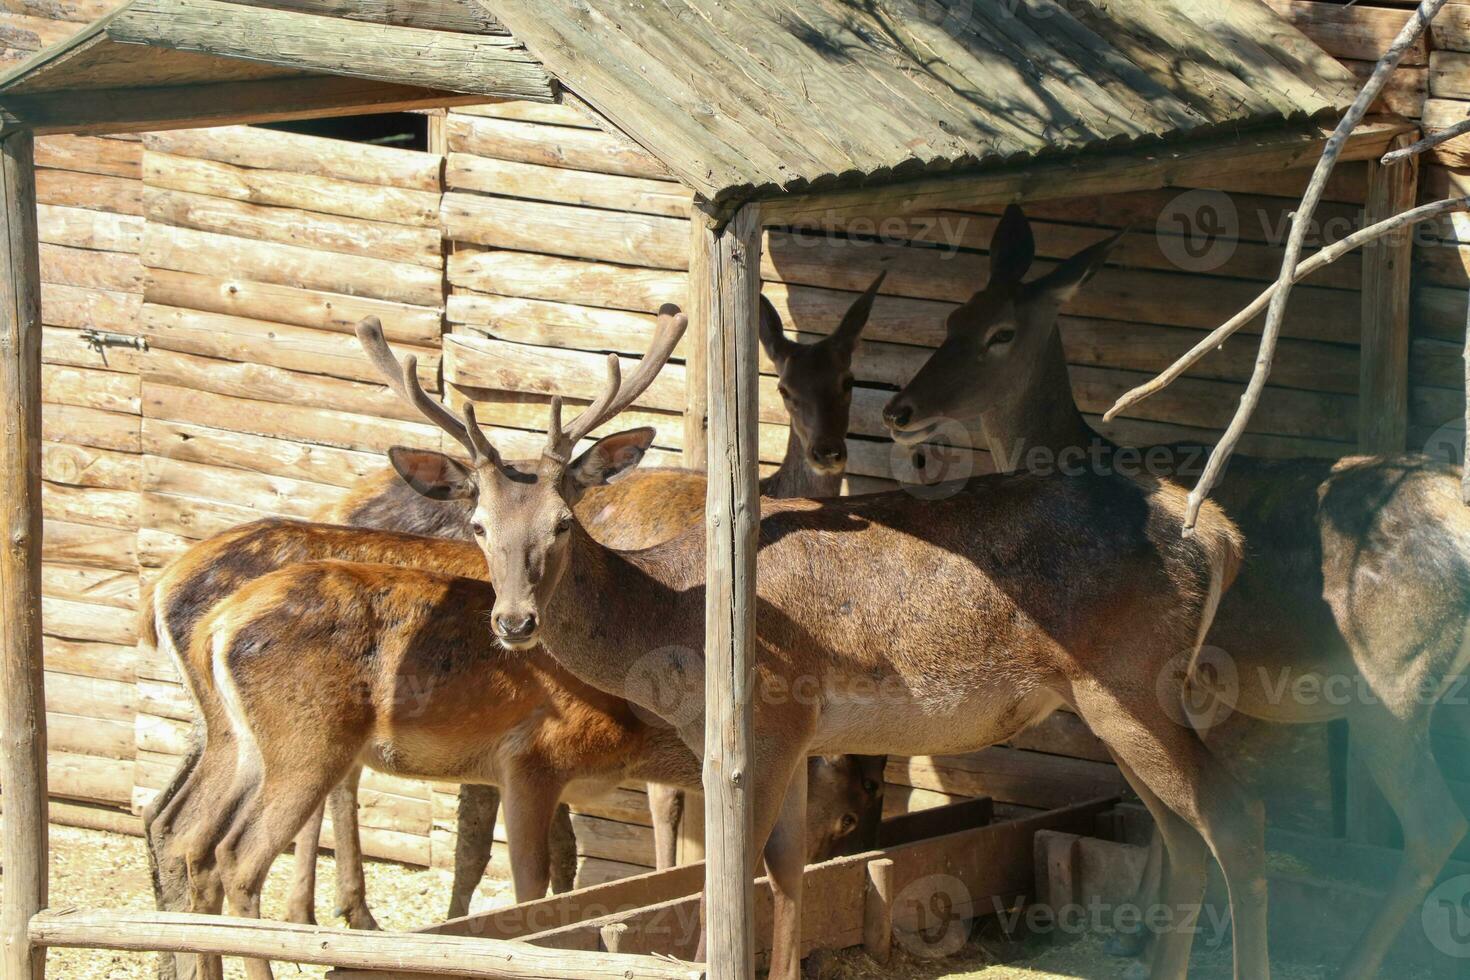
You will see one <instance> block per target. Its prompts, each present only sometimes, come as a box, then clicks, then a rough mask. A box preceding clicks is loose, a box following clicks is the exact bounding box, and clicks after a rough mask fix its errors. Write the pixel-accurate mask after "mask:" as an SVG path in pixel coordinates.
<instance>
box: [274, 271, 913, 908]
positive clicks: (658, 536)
mask: <svg viewBox="0 0 1470 980" xmlns="http://www.w3.org/2000/svg"><path fill="white" fill-rule="evenodd" d="M883 279H884V275H883V274H881V273H880V274H879V275H878V276H877V277H876V278H875V279H874V280H873V282H872V284H871V285H869V287H868V288H867V289H866V290H865V291H864V292H863V293H862V294H860V295H859V296H858V297H857V299H856V300H854V301H853V303H852V305H851V306H850V307H849V308H848V310H847V312H846V313H845V314H844V315H843V317H842V319H841V321H840V322H839V323H838V325H837V328H836V329H835V330H834V331H833V332H832V333H831V334H830V335H829V336H827V337H825V338H823V339H822V340H820V341H817V342H814V343H810V344H803V343H800V342H798V341H794V340H790V339H788V338H787V337H786V336H785V333H784V331H783V328H782V323H781V316H780V314H779V313H777V312H776V309H775V307H773V306H772V305H771V303H770V302H769V301H768V300H766V299H765V297H762V298H761V320H760V338H761V343H762V345H763V346H764V348H765V350H766V354H767V356H769V357H770V359H771V361H772V363H773V364H774V366H775V368H776V373H777V375H778V379H779V384H778V391H779V393H780V395H781V398H782V401H783V402H784V403H785V406H786V410H787V414H788V415H789V417H790V419H791V427H790V434H789V436H788V438H787V444H786V453H785V456H784V457H783V458H782V460H781V464H780V466H779V467H778V468H777V470H776V471H775V472H774V473H772V474H771V475H769V476H767V477H765V478H764V479H763V480H762V481H761V493H762V495H763V496H767V497H774V498H786V497H835V496H837V495H838V494H840V493H841V492H842V479H843V475H844V473H845V472H846V464H847V442H846V437H847V428H848V418H849V410H850V408H851V404H852V387H853V374H852V358H853V353H854V351H855V349H856V346H857V342H858V338H859V337H860V336H861V334H862V331H863V328H864V327H865V326H866V325H867V322H868V317H869V315H870V314H871V313H872V309H873V302H874V300H875V299H876V297H877V294H878V289H879V287H880V286H881V285H882V284H883ZM363 337H364V343H365V345H367V353H368V355H369V357H370V358H371V359H372V360H373V361H374V363H376V364H377V365H378V366H379V367H380V369H382V371H383V373H384V376H385V378H386V379H387V380H388V381H389V383H390V384H392V385H394V386H395V388H396V387H397V385H398V379H397V375H396V371H397V368H396V366H395V365H394V362H393V355H392V352H391V351H390V350H389V349H388V346H387V342H386V340H384V338H383V336H382V333H381V331H375V330H371V329H369V330H366V331H364V333H363ZM400 393H401V392H400ZM644 448H646V447H644ZM390 456H391V459H392V462H393V468H391V469H385V471H384V472H383V473H382V474H381V475H377V476H373V477H369V478H367V479H365V480H363V481H362V483H361V484H360V485H359V486H357V487H355V488H354V489H353V490H352V491H351V492H350V493H349V494H348V496H347V497H346V498H345V499H343V500H341V501H339V502H337V503H335V504H334V505H333V506H332V507H330V508H328V509H326V510H324V511H323V512H322V513H321V514H320V515H318V518H319V519H320V520H322V521H324V522H326V523H331V524H344V525H352V526H355V527H372V528H380V529H383V530H390V531H406V532H410V533H416V534H432V535H436V536H442V537H448V538H454V539H457V540H462V541H469V540H471V539H472V537H473V536H472V534H471V533H470V511H471V509H472V508H471V506H470V503H469V501H466V500H443V501H441V500H431V499H429V498H428V497H424V496H421V495H419V494H417V493H415V492H414V491H413V490H412V489H410V487H409V485H408V483H407V482H406V481H405V479H401V478H400V476H399V474H400V473H401V474H404V475H405V476H406V477H408V478H411V479H419V476H418V474H420V473H422V472H432V471H433V469H434V468H435V467H437V466H438V465H439V461H438V456H437V454H433V455H427V456H426V455H424V454H421V453H419V452H417V451H415V450H412V449H404V448H399V449H394V450H393V451H392V453H391V454H390ZM704 496H705V474H704V473H703V472H701V471H697V470H689V469H677V468H669V467H660V468H653V467H647V468H640V469H637V470H633V471H630V472H628V473H626V474H624V475H622V476H621V477H620V478H619V479H618V480H616V481H615V482H611V483H608V484H606V485H603V486H598V487H592V488H590V489H589V490H588V491H587V493H586V494H585V495H584V496H583V498H582V499H581V501H579V502H578V504H577V514H578V517H579V518H580V519H581V520H582V522H583V525H584V526H585V527H586V528H587V529H588V530H589V531H590V532H591V533H592V535H593V537H595V538H597V539H598V540H599V541H601V542H602V543H603V544H605V545H607V546H608V547H611V548H619V549H622V550H629V551H631V550H637V549H641V548H649V547H652V546H654V545H656V544H662V543H664V542H665V541H667V540H669V539H670V538H673V537H675V536H677V535H678V534H681V533H683V532H684V531H687V530H688V529H689V528H691V527H696V526H698V525H699V524H700V523H701V522H702V521H703V519H704ZM809 778H810V779H811V780H812V781H813V785H814V786H816V787H818V789H817V790H816V792H817V793H818V794H819V797H818V798H819V799H820V800H821V801H823V802H822V805H823V806H831V805H833V804H834V803H836V802H837V801H844V800H849V799H852V798H854V797H855V796H856V795H857V794H859V793H864V794H866V795H867V804H866V806H864V807H862V808H861V813H862V818H861V820H860V821H859V826H857V827H854V828H853V832H852V833H850V834H848V835H846V836H845V837H843V838H842V839H841V840H840V841H837V842H834V844H833V846H832V847H830V848H828V849H827V850H825V851H813V852H812V857H813V859H814V860H815V859H819V858H821V859H825V858H827V857H833V856H836V855H837V854H840V853H857V852H858V851H863V850H867V849H869V848H871V847H873V846H875V845H876V843H877V828H878V822H879V818H880V817H881V812H882V787H883V760H882V759H881V758H872V757H861V758H859V757H854V758H842V757H824V756H816V757H814V758H813V759H812V760H811V762H810V763H809ZM344 792H345V790H344ZM648 799H649V806H650V809H651V811H652V816H653V829H654V850H655V864H656V866H657V867H659V868H666V867H671V866H672V865H673V864H674V863H675V860H676V857H675V852H676V848H677V839H676V829H677V827H678V824H679V819H680V815H681V814H682V812H683V809H684V800H683V792H682V791H680V790H675V789H673V788H671V787H658V786H651V787H649V797H648ZM331 805H332V814H333V823H334V825H335V826H340V825H341V822H342V821H343V820H344V819H348V818H349V815H350V814H352V813H355V811H354V810H352V809H351V808H350V807H349V806H348V805H347V801H346V800H345V799H344V798H341V797H340V794H338V795H337V796H334V797H333V798H332V801H331ZM498 806H499V795H498V791H497V790H496V788H495V787H493V786H480V785H474V784H467V785H465V786H463V787H462V788H461V790H460V804H459V819H458V829H459V835H458V839H457V841H456V850H455V863H454V884H453V887H452V888H451V891H450V901H449V916H450V917H451V918H453V917H456V916H460V915H464V914H466V913H467V912H468V910H469V900H470V897H471V895H472V894H473V893H474V889H475V887H476V885H477V884H478V883H479V881H480V878H481V876H482V875H483V874H484V871H485V866H486V864H487V863H488V861H489V858H490V852H491V848H492V845H493V831H494V827H495V811H496V809H497V807H498ZM316 819H317V820H318V821H319V820H320V816H318V817H317V818H316ZM311 836H312V826H311V825H308V827H307V828H306V829H305V830H304V831H303V833H302V837H301V839H300V840H298V841H297V845H296V861H297V881H296V887H295V890H294V892H293V894H294V895H295V896H296V899H295V900H294V901H293V911H292V918H293V919H296V920H298V921H309V920H310V913H309V908H310V906H309V901H310V899H309V896H310V895H312V893H313V890H314V882H315V875H314V868H315V861H314V857H315V853H316V844H315V842H314V841H313V840H311V839H310V838H311ZM574 847H575V841H574V840H572V838H571V824H570V820H569V819H568V818H567V816H566V809H565V807H562V808H560V809H559V811H558V819H557V823H556V824H554V825H553V834H552V866H553V878H552V887H553V890H557V891H561V890H564V889H565V888H566V887H569V886H570V883H571V878H572V876H573V875H574V873H575V871H576V854H575V850H574ZM337 874H338V882H339V896H338V907H339V909H341V910H342V911H343V913H344V914H345V915H346V916H347V918H348V921H349V922H352V923H354V924H357V923H362V924H363V925H364V926H367V927H370V926H371V923H372V915H371V913H370V912H368V910H367V906H366V904H365V903H364V902H363V900H362V894H361V888H360V887H358V886H357V885H356V884H350V885H349V884H348V883H356V882H360V881H361V879H362V872H361V868H360V860H359V859H358V858H357V855H356V853H355V852H353V851H348V852H347V853H346V854H345V855H342V854H339V856H338V860H337ZM344 889H345V891H344Z"/></svg>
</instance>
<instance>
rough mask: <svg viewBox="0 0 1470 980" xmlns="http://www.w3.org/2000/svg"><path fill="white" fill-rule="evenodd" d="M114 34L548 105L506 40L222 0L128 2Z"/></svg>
mask: <svg viewBox="0 0 1470 980" xmlns="http://www.w3.org/2000/svg"><path fill="white" fill-rule="evenodd" d="M107 36H108V37H109V38H111V39H112V40H114V41H121V42H124V43H131V44H146V45H154V46H159V47H166V48H170V49H173V50H178V51H193V52H199V53H201V54H208V55H218V56H220V57H225V58H238V59H243V60H246V61H259V62H264V63H266V64H270V65H277V66H281V67H286V68H294V69H298V70H300V71H304V72H322V73H329V74H334V75H348V76H352V77H356V78H368V79H373V80H376V81H380V82H392V83H395V84H399V85H414V86H418V87H421V88H435V89H444V90H448V91H453V92H466V93H474V94H477V95H488V96H493V97H498V98H519V99H528V100H532V101H539V102H550V101H552V100H553V99H554V97H555V92H554V87H553V85H552V82H551V78H550V76H548V75H547V74H546V71H545V69H543V68H542V67H541V65H540V63H539V62H537V61H536V59H535V58H532V57H531V55H530V54H529V53H528V52H527V51H526V49H525V48H524V47H523V46H522V45H521V44H520V42H518V41H516V40H515V39H514V38H511V37H505V36H498V35H484V34H455V33H450V32H446V31H427V30H422V29H419V28H415V27H394V26H390V25H386V24H373V23H364V22H362V21H355V20H343V19H341V18H338V17H330V16H329V17H323V16H319V15H316V14H303V13H297V12H295V11H290V10H273V9H270V8H266V7H244V6H241V5H239V4H234V3H225V2H222V0H133V2H132V3H130V4H128V5H127V6H126V7H124V8H123V10H122V12H121V13H120V14H119V15H118V16H117V17H116V18H115V19H113V20H112V21H111V23H109V25H108V28H107Z"/></svg>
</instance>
